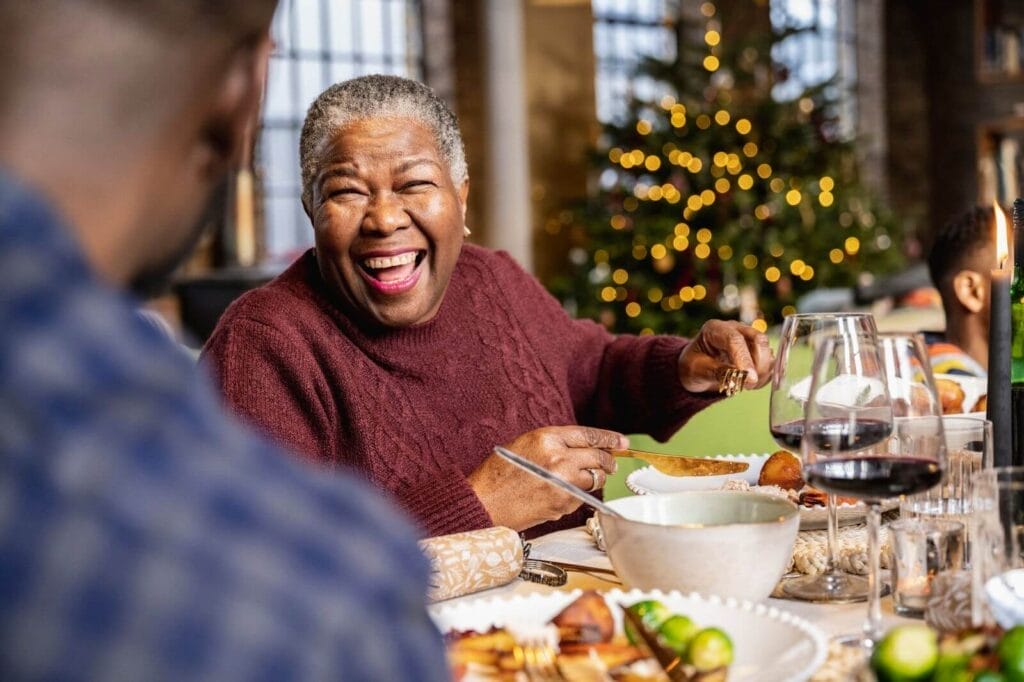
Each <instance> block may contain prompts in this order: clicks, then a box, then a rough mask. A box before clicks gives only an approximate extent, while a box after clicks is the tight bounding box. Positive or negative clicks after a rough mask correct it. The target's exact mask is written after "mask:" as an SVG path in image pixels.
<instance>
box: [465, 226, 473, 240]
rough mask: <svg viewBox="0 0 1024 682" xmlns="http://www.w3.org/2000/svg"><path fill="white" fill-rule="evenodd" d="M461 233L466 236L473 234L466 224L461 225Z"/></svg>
mask: <svg viewBox="0 0 1024 682" xmlns="http://www.w3.org/2000/svg"><path fill="white" fill-rule="evenodd" d="M462 233H463V234H464V235H466V236H467V237H468V236H469V235H471V234H473V231H472V230H470V229H469V226H468V225H463V226H462Z"/></svg>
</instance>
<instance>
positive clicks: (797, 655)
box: [430, 590, 828, 682]
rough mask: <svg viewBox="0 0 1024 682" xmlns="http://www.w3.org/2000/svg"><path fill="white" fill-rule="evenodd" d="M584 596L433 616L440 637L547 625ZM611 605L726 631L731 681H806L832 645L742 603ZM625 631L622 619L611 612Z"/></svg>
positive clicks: (615, 598) (473, 604) (522, 599)
mask: <svg viewBox="0 0 1024 682" xmlns="http://www.w3.org/2000/svg"><path fill="white" fill-rule="evenodd" d="M580 594H582V591H581V590H573V591H571V592H548V593H533V594H527V595H516V596H513V597H492V598H481V599H473V600H469V601H461V602H459V603H457V604H436V605H434V606H431V607H430V616H431V618H432V619H433V620H434V623H435V624H436V625H437V627H438V628H439V629H440V630H441V632H448V631H450V630H477V631H486V630H488V629H489V628H491V627H492V626H497V627H502V626H505V625H508V624H513V625H517V624H522V625H531V624H537V625H539V624H543V623H546V622H548V620H550V619H551V618H552V617H553V616H554V615H555V614H557V613H558V612H559V611H561V610H562V609H563V608H565V606H566V605H568V604H569V603H570V602H572V601H573V600H574V599H576V598H577V597H579V596H580ZM604 597H605V599H606V600H607V601H608V602H609V604H612V603H615V604H625V605H629V604H634V603H636V602H638V601H641V600H644V599H658V600H660V601H662V602H664V604H665V606H667V607H668V608H669V610H671V611H672V612H674V613H682V614H685V615H687V616H689V617H691V618H693V619H694V620H695V621H696V622H697V623H698V624H700V626H701V627H719V628H722V629H723V630H724V631H725V632H726V633H727V634H728V635H729V637H730V638H731V639H732V641H733V650H734V652H735V656H736V658H735V660H734V661H733V664H732V665H731V666H730V667H729V682H755V681H756V682H802V681H803V680H806V679H808V678H809V677H810V676H811V675H812V674H813V673H814V672H815V671H816V670H818V668H820V667H821V665H822V664H823V663H824V662H825V656H826V654H827V649H828V642H827V639H826V637H825V635H824V633H822V632H821V630H819V629H818V628H817V627H815V626H814V625H812V624H811V623H809V622H808V621H806V620H804V619H803V618H800V617H799V616H796V615H794V614H792V613H790V612H789V611H785V610H783V609H779V608H776V607H774V606H768V605H766V604H757V603H753V602H749V601H741V600H737V599H722V598H720V597H714V596H702V595H699V594H696V593H693V594H682V593H680V592H677V591H672V592H662V591H660V590H650V591H643V590H631V591H629V592H623V591H621V590H611V591H609V592H605V593H604ZM612 614H613V615H614V616H615V619H616V628H617V629H618V630H620V631H621V628H622V622H621V621H622V614H621V612H620V611H619V610H618V609H614V608H613V609H612Z"/></svg>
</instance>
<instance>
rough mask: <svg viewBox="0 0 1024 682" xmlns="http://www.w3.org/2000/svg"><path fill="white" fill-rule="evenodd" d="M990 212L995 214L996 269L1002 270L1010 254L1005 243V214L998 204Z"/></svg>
mask: <svg viewBox="0 0 1024 682" xmlns="http://www.w3.org/2000/svg"><path fill="white" fill-rule="evenodd" d="M992 211H993V212H994V213H995V214H996V267H998V268H1000V269H1002V268H1003V267H1005V266H1006V259H1007V257H1008V256H1009V253H1010V248H1009V246H1008V245H1007V243H1006V214H1005V213H1003V209H1001V208H1000V207H999V204H995V205H993V206H992Z"/></svg>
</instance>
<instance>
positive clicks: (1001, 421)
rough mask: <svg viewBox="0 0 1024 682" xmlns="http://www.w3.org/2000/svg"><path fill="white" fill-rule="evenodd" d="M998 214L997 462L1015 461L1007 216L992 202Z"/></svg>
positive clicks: (991, 352)
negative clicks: (1012, 416)
mask: <svg viewBox="0 0 1024 682" xmlns="http://www.w3.org/2000/svg"><path fill="white" fill-rule="evenodd" d="M993 210H994V211H995V218H996V266H997V267H996V269H995V270H992V273H991V274H992V279H991V284H990V286H989V308H988V309H989V327H988V418H989V420H990V421H991V422H992V445H993V447H992V450H993V454H994V459H995V465H996V466H1010V465H1011V464H1013V450H1012V441H1013V423H1012V420H1011V417H1010V414H1011V412H1010V410H1011V403H1010V278H1011V276H1012V274H1013V270H1012V268H1010V267H1009V264H1008V263H1007V255H1008V253H1009V248H1008V247H1007V243H1006V216H1005V215H1003V211H1002V209H1000V208H999V206H998V205H996V206H993Z"/></svg>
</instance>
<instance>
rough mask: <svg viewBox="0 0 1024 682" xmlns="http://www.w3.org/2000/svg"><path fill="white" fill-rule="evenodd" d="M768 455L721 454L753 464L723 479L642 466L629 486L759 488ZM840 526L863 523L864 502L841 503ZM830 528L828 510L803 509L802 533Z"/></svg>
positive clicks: (649, 489)
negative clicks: (738, 483)
mask: <svg viewBox="0 0 1024 682" xmlns="http://www.w3.org/2000/svg"><path fill="white" fill-rule="evenodd" d="M769 456H770V455H769V453H763V454H759V455H758V454H740V455H718V458H721V459H724V460H729V461H731V462H747V463H748V464H750V466H749V467H747V470H746V471H744V472H741V473H738V474H724V475H722V476H669V475H667V474H663V473H661V472H660V471H658V470H657V469H655V468H654V467H650V466H645V467H641V468H639V469H637V470H635V471H633V472H632V473H630V474H629V476H627V477H626V487H627V488H629V489H630V490H631V491H633V492H634V493H636V494H637V495H658V494H661V493H675V492H680V491H683V490H720V489H721V488H722V486H723V485H725V483H726V481H728V480H730V479H740V480H743V481H746V482H747V483H749V484H750V485H757V479H758V478H759V477H760V476H761V467H763V466H764V463H765V462H766V461H767V460H768V457H769ZM898 506H899V502H898V501H895V500H892V501H887V502H884V503H883V504H882V510H883V511H889V510H891V509H895V508H896V507H898ZM837 512H838V517H839V525H841V526H848V525H851V524H855V523H863V521H864V515H865V514H866V512H867V507H865V506H864V504H863V503H861V502H857V503H856V504H841V505H839V507H838V508H837ZM827 525H828V511H827V510H826V509H825V507H804V506H801V507H800V530H820V529H822V528H825V527H826V526H827Z"/></svg>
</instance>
